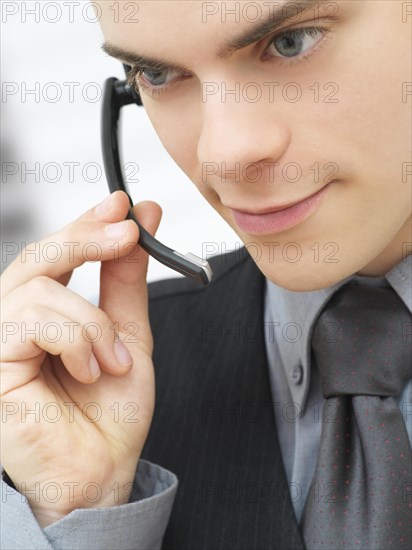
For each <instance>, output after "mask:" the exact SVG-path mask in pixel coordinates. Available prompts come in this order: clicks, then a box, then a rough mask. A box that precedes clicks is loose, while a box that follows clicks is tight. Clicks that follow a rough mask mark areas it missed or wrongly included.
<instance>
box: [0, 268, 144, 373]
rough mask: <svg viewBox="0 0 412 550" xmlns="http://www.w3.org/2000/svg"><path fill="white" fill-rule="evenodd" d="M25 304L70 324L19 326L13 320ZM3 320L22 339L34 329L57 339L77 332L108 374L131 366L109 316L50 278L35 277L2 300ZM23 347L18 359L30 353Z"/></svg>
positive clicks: (18, 316)
mask: <svg viewBox="0 0 412 550" xmlns="http://www.w3.org/2000/svg"><path fill="white" fill-rule="evenodd" d="M27 304H30V306H29V307H30V308H35V307H37V306H42V307H45V308H48V309H50V310H52V311H55V312H56V313H58V314H59V315H62V316H64V317H65V318H66V319H70V322H66V324H64V325H61V326H57V325H54V324H53V323H52V322H49V323H48V324H47V325H45V326H44V327H41V326H40V323H39V321H35V322H33V323H32V326H29V325H28V323H27V322H26V321H24V324H23V325H22V326H19V325H16V323H15V319H18V318H21V317H22V315H21V312H22V311H25V310H26V309H27ZM31 317H33V316H31ZM10 320H12V321H11V322H10ZM3 321H4V323H3V325H4V326H5V327H6V326H9V327H10V328H9V331H10V332H13V327H17V330H16V331H15V332H17V334H18V333H19V332H21V333H22V336H23V333H24V332H27V331H28V330H36V327H37V331H38V330H42V331H46V333H48V331H51V334H52V335H55V334H57V336H59V335H62V334H65V335H67V334H68V335H70V334H71V333H72V332H73V331H74V330H81V332H82V335H83V338H84V339H85V340H86V341H87V342H89V343H90V344H92V345H93V353H94V355H95V357H96V359H97V362H98V364H99V365H100V368H101V369H103V370H104V371H106V372H107V373H108V374H112V375H117V376H119V375H122V374H125V372H127V371H128V370H129V369H130V367H131V366H132V363H133V359H132V357H131V356H130V354H128V352H127V349H126V348H125V346H124V344H123V343H122V342H121V341H119V339H118V337H117V327H116V325H115V324H114V323H113V321H112V320H111V319H110V318H109V316H108V315H107V314H106V313H105V312H104V311H102V310H101V309H99V308H97V307H96V306H94V305H93V304H91V303H89V302H88V301H87V300H85V299H84V298H83V297H81V296H79V295H78V294H76V293H75V292H73V291H72V290H70V289H67V288H65V287H64V286H62V285H60V284H59V283H57V282H56V281H54V280H53V279H49V278H47V277H36V278H34V279H31V280H30V281H28V282H27V283H25V284H24V285H21V286H20V287H18V288H17V289H15V290H14V291H12V292H10V293H9V294H8V295H7V296H6V297H5V298H4V300H3ZM43 336H44V335H43ZM23 348H24V346H23V344H22V350H21V352H19V357H20V359H23V357H22V355H23V354H24V353H27V352H28V353H31V351H30V350H28V351H25V350H24V349H23ZM15 351H16V352H17V350H15Z"/></svg>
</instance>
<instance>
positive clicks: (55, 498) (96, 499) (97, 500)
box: [16, 480, 133, 528]
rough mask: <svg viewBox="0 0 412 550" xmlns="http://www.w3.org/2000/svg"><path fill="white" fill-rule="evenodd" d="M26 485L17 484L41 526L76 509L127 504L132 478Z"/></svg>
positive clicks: (53, 521) (45, 525)
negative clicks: (129, 479)
mask: <svg viewBox="0 0 412 550" xmlns="http://www.w3.org/2000/svg"><path fill="white" fill-rule="evenodd" d="M35 485H36V487H35V488H34V489H33V488H30V490H29V489H27V488H25V487H21V488H19V487H17V486H16V490H18V491H19V492H21V494H23V495H24V496H25V497H26V498H27V500H28V502H29V505H30V507H31V510H32V512H33V515H34V516H35V518H36V520H37V522H38V523H39V525H40V527H42V528H44V527H47V526H48V525H51V524H52V523H55V522H57V521H59V520H60V519H62V518H64V517H65V516H67V515H69V514H70V513H71V512H73V511H74V510H78V509H93V508H100V509H102V508H111V507H114V506H120V505H122V504H127V503H128V501H129V498H130V495H131V492H132V488H133V481H127V482H124V481H120V482H118V481H113V480H111V481H110V482H108V483H107V484H105V485H104V486H103V485H100V484H98V483H96V482H89V483H85V484H84V485H81V484H80V483H78V482H77V483H76V482H69V481H66V482H63V483H62V484H59V485H58V486H57V484H55V483H45V484H35Z"/></svg>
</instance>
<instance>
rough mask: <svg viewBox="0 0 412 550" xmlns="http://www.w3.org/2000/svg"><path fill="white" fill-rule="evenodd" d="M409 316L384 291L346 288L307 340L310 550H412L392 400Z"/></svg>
mask: <svg viewBox="0 0 412 550" xmlns="http://www.w3.org/2000/svg"><path fill="white" fill-rule="evenodd" d="M410 334H411V314H410V313H409V311H408V310H407V308H406V307H405V305H404V304H403V302H402V301H401V300H400V298H399V297H398V295H397V294H396V293H395V292H394V291H393V290H392V288H380V287H373V286H366V285H357V284H356V283H348V284H347V285H345V286H344V287H342V288H341V289H340V290H339V291H338V292H337V293H336V294H335V295H334V296H333V297H332V299H331V300H330V301H329V302H328V304H327V305H326V308H325V309H324V310H323V312H322V313H321V315H320V316H319V318H318V320H317V322H316V325H315V328H314V332H313V336H312V352H313V353H312V361H314V362H315V363H316V364H317V367H318V369H319V373H320V377H321V381H322V389H323V395H324V396H325V398H326V400H325V405H324V410H323V426H322V436H321V441H320V447H319V454H318V460H317V465H316V469H315V474H314V478H313V483H312V486H311V490H310V492H309V495H308V498H307V501H306V505H305V510H304V514H303V519H302V532H303V537H304V539H305V543H306V547H307V548H308V550H311V549H313V550H315V549H316V550H319V549H325V550H326V549H327V550H329V549H332V548H333V549H334V548H339V549H343V548H345V549H351V550H352V549H355V548H358V549H360V550H365V549H368V550H369V549H379V550H381V549H382V550H386V549H388V548H393V549H394V550H401V549H402V550H403V549H405V550H406V549H408V550H410V549H411V548H412V525H411V517H412V492H411V489H412V471H411V468H412V461H411V446H410V443H409V439H408V434H407V431H406V427H405V423H404V421H403V418H402V414H401V412H400V410H399V407H398V406H397V404H396V401H395V399H394V396H396V395H398V394H400V393H401V391H402V390H403V388H404V386H405V384H406V382H407V380H408V379H409V378H410V377H411V347H412V345H411V336H410Z"/></svg>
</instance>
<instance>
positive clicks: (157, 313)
mask: <svg viewBox="0 0 412 550" xmlns="http://www.w3.org/2000/svg"><path fill="white" fill-rule="evenodd" d="M242 250H243V253H242V254H240V252H241V251H237V252H235V253H231V254H227V255H225V256H218V257H215V258H214V259H212V261H211V264H212V268H213V271H214V281H213V283H211V284H210V285H209V286H208V287H203V288H199V287H198V286H197V285H195V284H193V283H192V282H191V281H188V280H185V279H178V280H175V281H161V282H159V283H154V284H152V285H150V296H151V302H150V319H151V326H152V330H153V334H154V338H155V353H154V364H155V371H156V406H155V414H154V419H153V423H152V426H151V430H150V433H149V437H148V440H147V442H146V445H145V447H144V450H143V453H142V458H144V459H147V460H150V461H152V462H155V463H157V464H159V465H161V466H163V467H165V468H168V469H169V470H171V471H172V472H174V473H175V474H176V475H177V477H178V479H179V487H178V491H177V496H176V500H175V503H174V507H173V511H172V515H171V518H170V522H169V525H168V528H167V531H166V534H165V538H164V543H163V548H164V549H172V548H173V549H179V550H184V549H187V550H194V549H196V550H197V549H204V550H215V549H222V550H229V549H239V550H243V549H244V550H252V549H256V550H265V549H268V550H269V549H274V548H276V549H285V550H286V549H287V550H291V549H303V548H304V546H303V543H302V539H301V536H300V533H299V529H298V525H297V523H296V520H295V516H294V512H293V508H292V505H291V502H290V497H289V489H288V485H287V480H286V477H285V472H284V468H283V463H282V457H281V453H280V449H279V443H278V438H277V434H276V427H275V420H274V413H273V403H272V396H271V392H270V385H269V373H268V364H267V359H266V350H265V340H264V325H263V299H264V281H265V280H264V277H263V276H262V274H261V272H260V271H259V270H258V268H257V267H256V265H255V263H254V262H253V261H252V259H251V258H250V256H249V255H248V254H247V253H246V252H245V250H244V249H242ZM239 256H240V257H239Z"/></svg>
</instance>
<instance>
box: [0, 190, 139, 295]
mask: <svg viewBox="0 0 412 550" xmlns="http://www.w3.org/2000/svg"><path fill="white" fill-rule="evenodd" d="M115 195H116V196H114V197H113V199H112V200H113V201H114V202H112V203H110V204H111V207H110V208H109V214H108V216H107V217H108V218H109V221H108V222H107V221H105V220H104V217H105V216H104V215H103V214H101V213H100V214H96V215H95V219H94V220H92V219H90V218H91V217H92V213H91V212H90V211H89V213H87V214H86V215H85V216H84V217H81V218H79V219H78V220H76V221H74V222H72V223H70V224H68V225H67V226H66V227H64V228H63V229H62V230H61V231H59V232H57V233H55V234H54V235H51V236H48V237H46V238H45V239H43V240H42V241H40V242H37V243H33V244H31V245H29V246H28V247H27V248H26V249H25V250H23V252H22V253H21V254H20V256H19V257H18V258H17V259H16V260H14V262H12V264H11V265H10V266H9V267H8V268H7V269H6V270H5V271H4V273H3V275H2V284H1V295H2V296H4V295H5V294H7V293H8V292H10V291H11V290H13V289H14V288H16V287H18V286H20V285H22V284H24V283H25V282H27V281H28V280H30V279H32V278H34V277H39V276H42V275H43V276H46V277H50V278H52V279H55V280H61V279H62V278H63V279H67V278H69V274H70V273H71V272H72V270H73V269H75V268H76V267H79V266H80V265H82V264H83V263H85V262H87V261H105V260H109V259H112V258H114V257H116V255H118V256H119V255H120V256H121V255H122V254H126V253H127V250H126V251H125V250H124V249H123V245H124V243H130V242H137V240H138V236H139V229H138V227H137V225H136V224H135V223H134V222H133V221H132V220H127V221H125V220H124V218H125V217H126V215H127V211H128V199H127V195H126V194H125V193H116V194H115ZM109 202H110V201H109ZM119 251H120V252H119Z"/></svg>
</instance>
